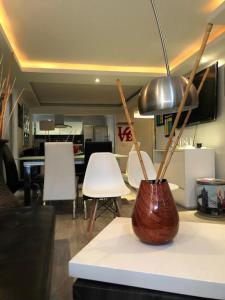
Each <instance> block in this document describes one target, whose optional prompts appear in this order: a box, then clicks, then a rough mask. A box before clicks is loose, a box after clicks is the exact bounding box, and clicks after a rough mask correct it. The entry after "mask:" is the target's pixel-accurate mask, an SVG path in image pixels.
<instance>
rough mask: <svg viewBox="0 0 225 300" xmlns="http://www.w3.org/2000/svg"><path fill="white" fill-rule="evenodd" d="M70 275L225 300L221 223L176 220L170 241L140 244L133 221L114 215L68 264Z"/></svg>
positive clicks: (224, 242) (224, 246) (224, 237)
mask: <svg viewBox="0 0 225 300" xmlns="http://www.w3.org/2000/svg"><path fill="white" fill-rule="evenodd" d="M69 274H70V276H72V277H77V278H82V279H90V280H96V281H102V282H108V283H115V284H121V285H127V286H134V287H140V288H147V289H152V290H159V291H165V292H171V293H178V294H184V295H192V296H198V297H205V298H213V299H225V225H224V224H223V225H222V224H209V223H194V222H180V229H179V232H178V235H177V236H176V237H175V239H174V242H173V243H171V244H167V245H163V246H151V245H147V244H143V243H141V242H140V241H139V240H138V239H137V238H136V236H135V235H134V233H133V231H132V227H131V219H129V218H116V219H114V220H113V221H112V222H111V223H110V224H109V225H108V226H107V227H106V228H105V229H104V230H103V231H102V232H101V233H100V234H99V235H97V237H95V238H94V239H93V240H92V241H91V242H90V243H89V244H88V245H87V246H86V247H84V248H83V249H82V250H81V251H80V252H79V253H78V254H77V255H76V256H74V257H73V258H72V259H71V260H70V262H69Z"/></svg>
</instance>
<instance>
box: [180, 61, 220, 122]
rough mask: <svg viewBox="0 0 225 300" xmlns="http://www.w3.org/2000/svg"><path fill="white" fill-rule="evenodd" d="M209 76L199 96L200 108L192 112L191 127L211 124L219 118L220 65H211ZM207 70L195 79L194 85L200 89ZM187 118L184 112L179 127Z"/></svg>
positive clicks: (199, 73) (198, 74)
mask: <svg viewBox="0 0 225 300" xmlns="http://www.w3.org/2000/svg"><path fill="white" fill-rule="evenodd" d="M209 68H210V70H209V73H208V76H207V78H206V80H205V83H204V85H203V87H202V90H201V92H200V94H199V106H198V107H197V108H195V109H193V110H192V113H191V116H190V119H189V121H188V124H187V125H189V126H191V125H196V124H200V123H206V122H210V121H213V120H215V119H216V117H217V97H218V63H215V64H213V65H211V66H210V67H209ZM205 70H206V69H204V70H202V71H200V72H198V73H197V74H196V75H195V78H194V82H193V83H194V85H195V86H196V88H197V89H198V86H199V84H200V82H201V80H202V77H203V75H204V73H205ZM185 116H186V112H183V113H182V115H181V117H180V120H179V123H178V127H181V126H182V124H183V121H184V118H185Z"/></svg>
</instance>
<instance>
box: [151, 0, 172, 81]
mask: <svg viewBox="0 0 225 300" xmlns="http://www.w3.org/2000/svg"><path fill="white" fill-rule="evenodd" d="M151 4H152V9H153V13H154V16H155V20H156V24H157V28H158V32H159V36H160V40H161V44H162V49H163V56H164V60H165V65H166V72H167V76H170V67H169V62H168V56H167V51H166V46H165V42H164V38H163V34H162V29H161V25H160V22H159V17H158V14H157V10H156V7H155V3H154V0H151Z"/></svg>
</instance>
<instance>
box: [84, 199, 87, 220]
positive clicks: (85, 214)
mask: <svg viewBox="0 0 225 300" xmlns="http://www.w3.org/2000/svg"><path fill="white" fill-rule="evenodd" d="M83 202H84V220H87V201H86V200H83Z"/></svg>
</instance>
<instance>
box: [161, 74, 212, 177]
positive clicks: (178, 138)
mask: <svg viewBox="0 0 225 300" xmlns="http://www.w3.org/2000/svg"><path fill="white" fill-rule="evenodd" d="M208 74H209V68H207V69H206V70H205V73H204V75H203V77H202V80H201V82H200V84H199V87H198V90H197V93H198V95H199V94H200V92H201V89H202V87H203V85H204V82H205V80H206V77H207V76H208ZM191 112H192V109H189V111H188V112H187V114H186V117H185V119H184V123H183V125H182V127H181V129H180V131H179V134H178V135H177V138H176V139H175V141H174V144H173V146H172V149H171V151H170V152H169V156H168V157H167V160H166V162H165V164H164V167H163V170H162V173H161V176H160V180H162V179H163V177H164V175H165V173H166V170H167V168H168V166H169V164H170V161H171V158H172V156H173V153H174V151H175V150H176V147H177V145H178V142H179V140H180V138H181V136H182V134H183V131H184V129H185V127H186V125H187V122H188V120H189V118H190V115H191Z"/></svg>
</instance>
